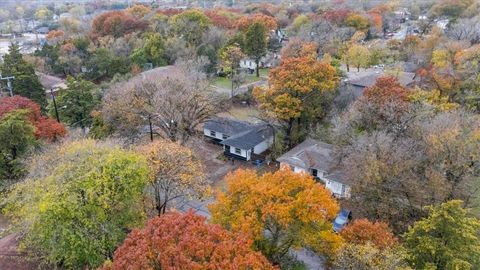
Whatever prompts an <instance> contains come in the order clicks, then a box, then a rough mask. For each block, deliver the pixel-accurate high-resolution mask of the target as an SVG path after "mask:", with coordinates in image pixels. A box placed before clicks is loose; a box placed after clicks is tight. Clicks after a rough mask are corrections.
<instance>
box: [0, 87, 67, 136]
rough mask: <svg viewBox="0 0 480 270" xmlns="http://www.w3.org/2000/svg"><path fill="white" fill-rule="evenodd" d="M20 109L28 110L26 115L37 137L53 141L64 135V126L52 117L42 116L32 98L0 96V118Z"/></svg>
mask: <svg viewBox="0 0 480 270" xmlns="http://www.w3.org/2000/svg"><path fill="white" fill-rule="evenodd" d="M21 109H25V110H27V111H28V112H29V113H28V115H27V117H28V120H29V122H30V123H31V124H32V125H33V126H34V127H35V136H36V137H37V138H41V139H46V140H49V141H55V140H56V139H58V138H60V137H63V136H65V134H66V130H65V127H64V126H63V125H62V124H60V123H58V122H57V121H55V120H54V119H52V118H48V117H45V116H43V115H42V114H41V111H40V106H39V105H38V104H37V103H35V102H33V101H32V100H30V99H28V98H26V97H22V96H13V97H3V98H0V119H1V118H2V117H3V115H5V114H7V113H9V112H12V111H14V110H21Z"/></svg>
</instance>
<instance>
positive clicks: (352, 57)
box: [343, 44, 370, 71]
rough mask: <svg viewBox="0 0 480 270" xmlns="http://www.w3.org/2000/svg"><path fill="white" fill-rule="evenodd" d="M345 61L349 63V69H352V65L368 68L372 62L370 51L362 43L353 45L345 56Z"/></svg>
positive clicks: (358, 67) (358, 68) (358, 69)
mask: <svg viewBox="0 0 480 270" xmlns="http://www.w3.org/2000/svg"><path fill="white" fill-rule="evenodd" d="M343 61H344V62H345V65H347V71H350V65H352V66H354V67H356V68H357V71H360V68H361V67H363V68H367V67H368V65H369V63H370V51H369V50H368V49H367V48H365V47H363V46H361V45H356V44H354V45H352V46H351V47H350V48H349V49H348V51H347V52H346V53H345V55H344V56H343Z"/></svg>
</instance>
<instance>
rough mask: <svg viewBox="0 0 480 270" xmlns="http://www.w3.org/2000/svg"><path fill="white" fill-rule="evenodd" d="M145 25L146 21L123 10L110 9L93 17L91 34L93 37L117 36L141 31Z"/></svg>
mask: <svg viewBox="0 0 480 270" xmlns="http://www.w3.org/2000/svg"><path fill="white" fill-rule="evenodd" d="M147 26H148V24H147V22H145V21H143V20H140V19H138V18H136V17H134V16H132V15H130V14H128V13H126V12H124V11H110V12H105V13H103V14H101V15H99V16H97V17H95V18H94V19H93V21H92V33H91V35H92V37H93V38H99V37H103V36H107V35H112V36H114V37H116V38H118V37H121V36H124V35H126V34H129V33H132V32H135V31H143V30H145V29H146V28H147Z"/></svg>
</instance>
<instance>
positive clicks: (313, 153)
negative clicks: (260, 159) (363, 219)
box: [277, 139, 350, 198]
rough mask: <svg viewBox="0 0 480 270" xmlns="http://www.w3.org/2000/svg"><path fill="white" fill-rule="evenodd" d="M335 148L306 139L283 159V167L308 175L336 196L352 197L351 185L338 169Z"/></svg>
mask: <svg viewBox="0 0 480 270" xmlns="http://www.w3.org/2000/svg"><path fill="white" fill-rule="evenodd" d="M334 151H335V147H334V146H333V145H331V144H328V143H324V142H321V141H317V140H314V139H306V140H305V141H304V142H302V143H301V144H299V145H297V146H296V147H294V148H293V149H291V150H290V151H288V152H287V153H285V154H283V155H282V156H281V157H279V158H277V161H279V162H280V166H281V167H285V166H288V167H290V168H291V169H292V171H294V172H297V173H307V174H310V175H312V176H313V177H314V178H315V179H317V180H318V181H320V182H321V183H323V184H325V187H326V188H327V189H329V190H330V191H331V192H332V193H333V195H334V196H336V197H338V198H348V197H350V185H349V183H348V182H347V181H346V179H345V177H344V175H343V173H342V171H341V170H339V168H338V166H337V165H338V164H337V163H336V161H335V158H334Z"/></svg>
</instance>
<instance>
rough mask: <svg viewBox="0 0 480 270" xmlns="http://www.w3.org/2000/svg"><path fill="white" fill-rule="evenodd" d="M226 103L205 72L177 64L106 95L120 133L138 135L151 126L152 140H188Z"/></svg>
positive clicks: (110, 117) (108, 119) (108, 110)
mask: <svg viewBox="0 0 480 270" xmlns="http://www.w3.org/2000/svg"><path fill="white" fill-rule="evenodd" d="M189 66H190V67H191V66H193V64H192V63H189ZM143 76H148V77H145V78H143ZM222 102H223V100H222V99H221V98H219V97H218V96H217V95H215V93H213V90H212V89H211V88H210V84H209V82H208V80H206V78H205V75H204V74H203V73H201V72H198V71H193V70H188V68H187V67H186V66H178V65H177V66H173V67H168V68H167V67H166V68H165V69H162V70H155V71H152V72H149V73H148V75H143V74H140V75H138V76H137V77H134V78H132V79H131V80H130V81H128V82H127V83H122V84H121V85H120V84H117V85H114V86H113V87H112V89H110V91H108V92H107V94H106V95H105V97H104V100H103V112H104V116H105V120H106V122H107V124H109V125H111V126H113V127H115V130H116V132H117V133H118V134H121V135H124V136H128V137H131V138H135V137H136V136H141V135H142V130H145V127H147V128H148V129H147V130H148V134H149V136H150V139H151V140H152V141H153V137H154V135H155V136H156V135H159V136H160V137H162V138H164V139H168V140H171V141H178V142H181V143H185V142H187V141H188V140H189V139H190V137H191V136H192V135H193V134H194V133H195V129H196V128H197V127H198V125H199V124H201V123H203V122H204V121H205V120H206V119H208V118H209V117H211V116H212V115H214V114H215V112H217V110H218V109H219V108H220V105H221V103H222Z"/></svg>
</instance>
